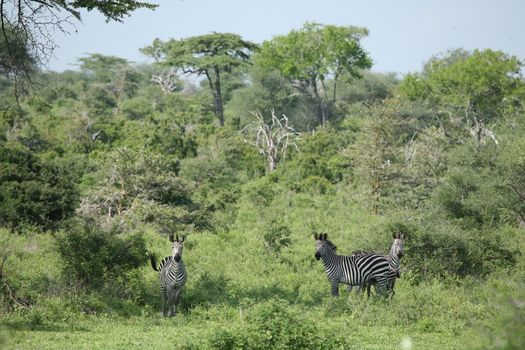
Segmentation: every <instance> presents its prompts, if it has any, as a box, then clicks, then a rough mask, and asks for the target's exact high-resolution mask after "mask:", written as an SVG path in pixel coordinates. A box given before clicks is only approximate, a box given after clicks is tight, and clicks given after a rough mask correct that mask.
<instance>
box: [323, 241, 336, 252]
mask: <svg viewBox="0 0 525 350" xmlns="http://www.w3.org/2000/svg"><path fill="white" fill-rule="evenodd" d="M324 242H325V244H326V245H327V246H328V248H330V249H333V250H334V251H336V250H337V246H336V245H335V244H333V243H332V242H331V241H330V240H328V239H327V240H325V241H324Z"/></svg>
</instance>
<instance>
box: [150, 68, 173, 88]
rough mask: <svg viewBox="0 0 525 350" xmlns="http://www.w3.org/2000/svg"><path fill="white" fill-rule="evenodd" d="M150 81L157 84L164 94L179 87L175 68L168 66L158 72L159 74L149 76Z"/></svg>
mask: <svg viewBox="0 0 525 350" xmlns="http://www.w3.org/2000/svg"><path fill="white" fill-rule="evenodd" d="M151 82H153V83H157V84H159V86H160V89H161V90H162V92H164V93H165V94H168V93H170V92H173V91H175V90H178V89H179V88H180V81H179V79H178V76H177V69H176V68H170V69H168V70H164V71H162V72H160V73H159V74H153V75H152V76H151Z"/></svg>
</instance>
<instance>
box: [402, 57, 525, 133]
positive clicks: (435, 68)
mask: <svg viewBox="0 0 525 350" xmlns="http://www.w3.org/2000/svg"><path fill="white" fill-rule="evenodd" d="M521 67H522V63H521V62H520V61H519V60H518V59H517V58H516V57H513V56H508V55H506V54H504V53H503V52H501V51H493V50H483V51H479V50H474V51H473V52H472V53H466V52H463V51H460V52H459V53H458V52H457V51H452V52H449V53H448V55H445V56H444V57H443V58H437V57H436V58H433V59H432V60H431V61H430V62H429V63H428V64H427V66H426V72H425V74H416V75H408V76H407V77H406V78H405V79H404V80H403V82H402V83H401V86H400V92H401V93H402V94H403V95H404V96H406V97H407V98H409V99H411V100H413V101H418V102H424V103H426V104H427V105H428V106H429V107H430V108H432V114H433V115H434V116H435V117H436V118H437V119H438V120H439V121H440V126H441V127H442V128H444V129H445V130H446V131H447V132H448V133H450V134H451V136H453V137H456V138H464V137H465V135H464V134H466V132H468V133H470V134H471V135H472V136H474V139H475V140H476V141H477V142H478V143H481V142H483V141H485V140H486V139H487V136H489V134H487V133H486V132H485V131H486V129H487V128H488V127H489V125H490V124H491V123H494V122H497V121H498V120H501V119H502V118H503V116H504V115H505V113H509V112H515V111H522V110H523V105H522V104H521V103H520V102H519V101H520V97H518V96H521V94H522V91H523V87H524V82H523V78H522V76H521V73H520V70H521ZM488 130H489V131H490V129H488ZM458 131H459V133H458Z"/></svg>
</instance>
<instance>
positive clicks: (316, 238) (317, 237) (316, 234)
mask: <svg viewBox="0 0 525 350" xmlns="http://www.w3.org/2000/svg"><path fill="white" fill-rule="evenodd" d="M314 239H315V240H316V241H318V240H319V234H318V233H317V232H314Z"/></svg>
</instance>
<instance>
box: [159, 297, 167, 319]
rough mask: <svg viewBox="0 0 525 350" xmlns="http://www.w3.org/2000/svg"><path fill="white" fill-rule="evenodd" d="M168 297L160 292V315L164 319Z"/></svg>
mask: <svg viewBox="0 0 525 350" xmlns="http://www.w3.org/2000/svg"><path fill="white" fill-rule="evenodd" d="M167 299H168V296H167V295H166V292H165V291H162V292H161V293H160V306H161V308H162V315H163V316H164V317H166V316H168V308H167V302H168V300H167Z"/></svg>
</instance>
